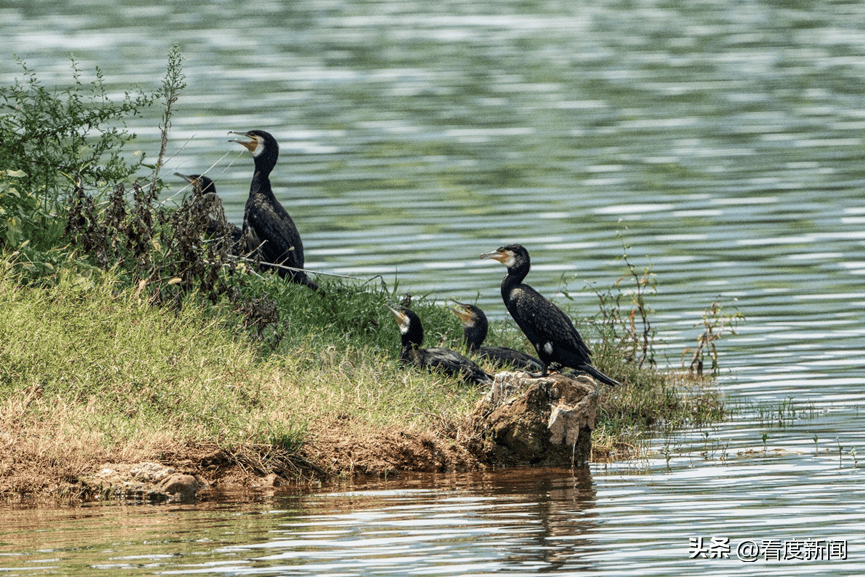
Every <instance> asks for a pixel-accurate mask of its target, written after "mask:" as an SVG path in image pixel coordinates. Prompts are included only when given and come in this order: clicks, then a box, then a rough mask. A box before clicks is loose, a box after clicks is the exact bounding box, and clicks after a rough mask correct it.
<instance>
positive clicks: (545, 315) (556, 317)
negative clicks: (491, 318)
mask: <svg viewBox="0 0 865 577" xmlns="http://www.w3.org/2000/svg"><path fill="white" fill-rule="evenodd" d="M511 303H512V305H511V306H512V307H513V309H514V310H513V311H511V316H513V317H514V320H515V321H516V322H517V324H518V325H519V326H520V328H521V329H522V330H523V332H524V333H525V334H526V336H527V337H528V338H529V340H530V341H531V343H532V344H533V345H535V347H536V348H538V349H542V348H543V347H544V346H545V344H546V343H552V346H553V348H554V349H560V353H561V352H565V353H569V354H570V355H574V356H576V357H577V358H579V359H580V360H581V362H584V363H586V364H589V363H591V359H592V353H591V351H590V350H589V347H587V346H586V343H584V342H583V339H582V337H581V336H580V333H579V332H578V331H577V329H576V327H574V323H572V322H571V319H570V318H569V317H568V315H566V314H565V313H564V312H563V311H562V309H560V308H559V307H557V306H556V305H555V304H554V303H552V302H550V301H549V300H547V299H546V298H544V297H543V296H541V294H540V293H538V291H536V290H535V289H533V288H532V287H530V286H528V285H525V284H521V285H519V286H517V287H514V289H513V290H512V291H511ZM510 308H511V307H509V310H510ZM514 312H516V313H517V314H514ZM538 354H539V355H541V357H542V358H543V356H544V355H543V354H542V353H541V350H538Z"/></svg>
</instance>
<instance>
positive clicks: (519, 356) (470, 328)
mask: <svg viewBox="0 0 865 577" xmlns="http://www.w3.org/2000/svg"><path fill="white" fill-rule="evenodd" d="M453 303H454V304H455V305H456V306H454V307H453V308H451V310H452V311H453V312H454V313H455V314H456V315H457V316H458V317H459V319H460V322H461V323H462V325H463V337H464V338H465V341H466V347H467V348H468V351H469V352H470V353H473V354H476V355H477V356H479V357H481V358H484V359H488V360H489V361H490V362H492V363H493V364H494V365H496V366H497V367H501V368H508V367H510V368H516V369H521V370H524V371H540V372H541V374H545V373H546V370H547V368H546V367H545V366H544V364H543V363H542V362H541V361H539V360H538V359H536V358H535V357H533V356H531V355H529V354H527V353H524V352H522V351H516V350H514V349H509V348H507V347H484V346H481V345H482V344H483V342H484V339H485V338H487V331H488V330H489V323H488V322H487V315H485V314H484V311H483V310H481V308H480V307H479V306H476V305H469V304H465V303H461V302H459V301H453Z"/></svg>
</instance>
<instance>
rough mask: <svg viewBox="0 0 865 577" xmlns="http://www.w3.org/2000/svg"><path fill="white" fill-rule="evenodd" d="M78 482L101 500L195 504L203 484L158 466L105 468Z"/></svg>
mask: <svg viewBox="0 0 865 577" xmlns="http://www.w3.org/2000/svg"><path fill="white" fill-rule="evenodd" d="M82 481H83V482H84V483H85V484H86V485H88V486H90V487H92V489H93V492H95V493H97V494H99V495H102V496H103V497H104V498H110V499H121V500H145V501H150V502H162V501H169V500H171V501H182V502H184V503H188V502H191V501H193V500H195V497H196V495H197V494H198V491H200V490H201V489H204V488H206V487H207V484H206V483H204V482H203V481H201V480H200V479H198V478H197V477H195V476H193V475H184V474H181V473H177V472H176V471H175V470H174V469H173V468H171V467H166V466H164V465H160V464H158V463H137V464H134V465H128V464H117V465H105V466H103V467H102V468H101V469H100V471H99V472H98V473H96V474H95V475H93V476H92V477H90V478H83V479H82Z"/></svg>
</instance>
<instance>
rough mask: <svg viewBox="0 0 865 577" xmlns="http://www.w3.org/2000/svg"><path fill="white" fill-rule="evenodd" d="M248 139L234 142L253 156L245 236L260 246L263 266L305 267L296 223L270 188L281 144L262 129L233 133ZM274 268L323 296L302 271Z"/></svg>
mask: <svg viewBox="0 0 865 577" xmlns="http://www.w3.org/2000/svg"><path fill="white" fill-rule="evenodd" d="M231 134H239V135H241V136H245V137H246V138H248V139H249V140H237V139H234V140H232V141H231V142H237V143H239V144H242V145H243V146H244V147H245V148H246V149H247V150H248V151H249V152H251V153H252V159H253V161H254V162H255V172H254V173H253V175H252V184H251V185H250V187H249V198H248V199H247V201H246V208H245V210H244V213H243V235H244V237H245V239H246V242H247V243H248V245H251V246H250V250H251V249H252V248H254V247H255V246H261V256H262V260H263V261H264V263H270V264H277V265H283V266H287V267H291V269H302V268H303V243H302V242H301V240H300V234H299V233H298V232H297V227H295V226H294V221H293V220H291V216H289V214H288V212H287V211H286V210H285V208H284V207H283V206H282V205H281V204H280V203H279V201H277V200H276V197H275V196H274V194H273V190H272V189H271V188H270V173H271V172H272V171H273V168H274V167H275V166H276V160H277V158H279V145H278V144H277V143H276V139H275V138H274V137H273V136H271V135H270V133H268V132H265V131H263V130H250V131H249V132H232V133H231ZM270 268H275V269H276V270H277V272H279V276H281V277H283V278H285V277H286V275H287V276H288V277H289V280H291V281H292V282H296V283H299V284H302V285H306V286H308V287H309V288H311V289H313V290H316V291H318V292H321V293H323V292H324V291H322V290H321V289H320V288H319V287H318V285H317V284H316V283H315V282H314V281H313V280H312V279H310V278H309V277H307V275H306V272H304V271H303V270H288V269H285V268H281V267H270Z"/></svg>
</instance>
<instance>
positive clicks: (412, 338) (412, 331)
mask: <svg viewBox="0 0 865 577" xmlns="http://www.w3.org/2000/svg"><path fill="white" fill-rule="evenodd" d="M422 343H423V327H420V330H418V327H417V325H415V324H412V325H411V326H410V327H409V330H408V331H406V332H404V333H403V334H402V349H401V350H400V354H399V356H400V358H405V357H407V356H409V354H410V353H411V352H412V351H414V350H416V349H419V348H420V346H421V344H422Z"/></svg>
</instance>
